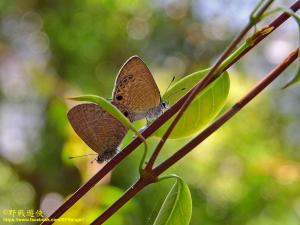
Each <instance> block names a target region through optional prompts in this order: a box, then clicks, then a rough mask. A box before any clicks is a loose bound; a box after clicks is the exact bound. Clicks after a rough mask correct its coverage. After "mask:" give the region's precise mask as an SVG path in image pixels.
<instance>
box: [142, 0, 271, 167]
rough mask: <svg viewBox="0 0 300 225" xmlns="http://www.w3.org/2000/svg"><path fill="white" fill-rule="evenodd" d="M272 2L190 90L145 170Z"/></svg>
mask: <svg viewBox="0 0 300 225" xmlns="http://www.w3.org/2000/svg"><path fill="white" fill-rule="evenodd" d="M271 3H272V0H269V1H267V3H266V4H265V5H263V7H261V8H260V9H257V8H255V9H254V12H257V14H256V15H255V16H253V15H252V16H251V18H250V20H249V22H248V24H247V25H246V26H245V28H244V29H243V30H242V31H241V32H240V34H239V35H237V37H236V38H235V39H234V40H233V41H232V42H231V44H230V45H229V46H228V48H227V49H226V50H225V51H224V53H223V54H222V55H221V57H220V58H219V59H218V60H217V62H216V63H215V64H214V66H213V67H212V69H211V70H210V71H209V72H208V74H207V75H206V76H205V77H204V78H203V79H202V80H201V81H200V82H198V84H197V85H196V86H195V87H194V88H193V89H192V92H191V93H189V94H188V95H187V96H188V97H187V99H186V100H185V101H184V103H183V105H182V106H181V108H180V110H179V112H178V113H177V114H176V116H175V118H174V120H173V121H172V122H171V124H170V126H169V127H168V129H167V130H166V132H165V133H164V135H163V137H162V138H161V140H160V141H159V142H158V144H157V146H156V148H155V150H154V151H153V153H152V155H151V157H150V159H149V162H148V164H147V165H146V168H145V170H147V171H150V170H152V168H153V165H154V162H155V160H156V158H157V156H158V155H159V153H160V151H161V150H162V147H163V146H164V144H165V142H166V141H167V139H168V137H169V136H170V134H171V132H172V131H173V130H174V128H175V126H176V125H177V123H178V122H179V120H180V118H181V117H182V116H183V113H184V112H185V110H186V109H187V107H188V106H189V105H190V103H191V102H192V101H193V99H194V98H195V97H196V96H197V94H198V93H199V92H200V91H202V90H203V89H204V88H205V87H206V86H207V85H208V84H210V83H211V82H212V81H213V80H214V79H215V78H217V77H218V76H220V75H221V73H218V74H216V72H217V70H218V69H219V67H220V66H221V64H222V63H223V62H224V60H226V58H227V57H228V56H229V55H230V54H231V53H232V52H233V51H234V49H235V48H236V47H237V46H238V44H239V43H240V42H241V41H242V39H243V38H244V37H245V35H246V34H247V33H248V31H249V30H250V29H251V28H252V27H253V26H254V25H255V24H256V23H254V22H253V21H254V20H255V19H254V18H257V20H259V17H260V16H261V15H262V14H263V13H264V12H265V10H267V8H268V7H269V6H270V5H271ZM259 4H261V2H260V3H259Z"/></svg>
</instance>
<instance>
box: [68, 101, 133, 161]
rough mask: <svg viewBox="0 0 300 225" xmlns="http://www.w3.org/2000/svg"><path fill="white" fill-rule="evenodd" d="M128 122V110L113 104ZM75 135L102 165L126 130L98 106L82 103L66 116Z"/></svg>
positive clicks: (116, 150)
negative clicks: (94, 154)
mask: <svg viewBox="0 0 300 225" xmlns="http://www.w3.org/2000/svg"><path fill="white" fill-rule="evenodd" d="M113 104H114V105H115V106H116V107H117V108H118V109H119V110H120V111H121V112H122V113H123V114H124V115H125V116H126V117H128V119H129V120H130V121H132V119H131V118H130V114H129V113H128V110H127V109H126V108H125V107H124V106H122V105H120V104H118V103H113ZM67 116H68V119H69V121H70V123H71V125H72V127H73V129H74V130H75V132H76V133H77V135H78V136H79V137H80V138H81V139H82V140H83V141H84V142H85V143H86V144H87V145H88V146H89V147H90V148H91V149H92V150H94V151H95V152H96V153H98V156H97V158H96V161H97V162H99V163H102V162H104V161H107V160H109V159H111V158H112V157H113V156H114V155H115V154H116V153H117V152H118V146H119V145H120V143H121V142H122V140H123V138H124V136H125V135H126V133H127V131H128V129H127V127H125V126H124V125H123V124H122V123H120V122H119V121H118V120H117V119H116V118H114V117H113V116H112V115H111V114H109V113H108V112H107V111H105V110H104V109H102V108H101V107H100V106H99V105H97V104H94V103H84V104H79V105H76V106H74V107H73V108H72V109H70V111H69V112H68V114H67Z"/></svg>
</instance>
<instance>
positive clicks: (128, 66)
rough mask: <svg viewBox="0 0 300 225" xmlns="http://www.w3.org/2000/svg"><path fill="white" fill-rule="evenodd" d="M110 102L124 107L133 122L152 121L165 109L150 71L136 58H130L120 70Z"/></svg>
mask: <svg viewBox="0 0 300 225" xmlns="http://www.w3.org/2000/svg"><path fill="white" fill-rule="evenodd" d="M112 100H113V102H118V103H120V104H122V105H123V106H125V107H126V108H127V109H128V110H129V112H130V114H131V115H132V118H133V121H136V120H139V119H143V118H146V119H147V121H152V120H153V119H155V118H157V117H158V116H160V115H161V114H162V113H163V110H164V109H165V108H166V103H165V102H164V101H162V99H161V96H160V92H159V89H158V87H157V85H156V83H155V81H154V79H153V76H152V74H151V72H150V70H149V69H148V67H147V66H146V64H145V63H144V62H143V61H142V60H141V58H140V57H138V56H132V57H130V58H129V59H128V60H127V61H126V62H125V64H124V65H123V66H122V68H121V69H120V71H119V73H118V76H117V79H116V81H115V88H114V90H113V97H112Z"/></svg>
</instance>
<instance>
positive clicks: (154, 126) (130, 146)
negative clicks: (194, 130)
mask: <svg viewBox="0 0 300 225" xmlns="http://www.w3.org/2000/svg"><path fill="white" fill-rule="evenodd" d="M299 8H300V0H298V1H297V2H295V3H294V4H293V5H292V6H291V8H290V9H291V10H293V11H294V12H296V11H297V10H298V9H299ZM289 17H290V15H289V14H287V13H282V14H281V15H280V16H279V17H277V18H276V19H275V20H274V21H273V22H272V23H271V24H269V26H270V27H273V28H274V29H273V30H275V29H276V28H277V27H279V26H280V25H281V24H282V23H284V22H285V21H286V20H287V19H288V18H289ZM267 35H269V34H267ZM267 35H265V36H260V37H257V38H256V39H255V40H253V45H251V46H250V47H249V48H247V49H245V50H244V51H243V52H242V53H241V54H240V55H239V56H238V57H237V58H236V59H235V60H234V62H232V63H231V64H230V65H228V66H227V67H226V68H224V70H226V69H228V68H229V67H230V66H231V65H232V64H233V63H235V62H236V61H238V60H239V59H240V58H242V56H244V55H245V54H246V53H247V52H248V51H250V50H251V49H252V48H253V47H255V46H256V45H257V44H258V43H259V42H260V41H261V40H263V39H264V38H265V37H266V36H267ZM206 86H207V85H206ZM192 91H193V89H192V90H191V91H190V92H188V93H187V94H186V95H185V96H183V97H182V98H181V99H180V100H179V101H178V102H177V103H176V104H174V105H173V106H172V107H171V108H170V109H169V110H167V111H166V112H165V113H164V114H163V115H162V116H160V117H159V118H158V119H157V120H155V121H154V122H153V123H152V124H151V125H150V126H149V127H148V128H147V129H146V130H145V131H144V132H143V136H144V137H145V138H147V137H149V136H150V135H151V134H152V133H154V132H155V131H156V130H157V129H158V128H160V126H161V125H162V124H164V123H165V122H166V121H167V120H168V119H170V118H171V117H172V116H173V115H174V114H175V113H177V112H178V110H179V109H180V108H181V107H182V105H183V103H184V102H185V100H186V99H187V97H188V96H189V94H191V92H192ZM140 144H141V140H140V139H139V138H135V139H134V140H133V141H132V142H131V143H129V144H128V145H127V146H126V147H125V148H124V149H123V151H121V152H120V153H119V154H117V155H116V156H115V157H114V158H113V159H112V160H110V161H109V162H108V163H107V164H106V165H105V166H104V167H103V168H102V169H101V170H99V171H98V172H97V173H96V174H95V175H94V176H93V177H91V178H90V179H89V180H88V181H87V182H86V183H85V184H83V185H82V186H81V187H80V188H79V189H78V190H77V191H76V192H75V193H73V195H72V196H71V197H70V198H68V199H67V200H66V201H65V202H64V203H63V204H62V205H61V206H60V207H59V208H58V209H57V210H56V211H55V212H54V213H53V214H52V215H51V216H50V217H49V219H56V218H59V217H60V216H61V215H63V214H64V213H65V212H66V211H67V210H68V209H69V208H70V207H72V206H73V205H74V204H75V203H76V202H77V201H78V200H79V199H80V198H81V197H82V196H84V195H85V194H86V193H87V192H88V191H89V190H90V189H91V188H92V187H94V186H95V185H96V184H97V183H98V182H99V181H100V180H101V179H102V178H103V177H104V176H105V175H106V174H108V173H109V172H110V171H111V170H112V169H113V168H114V167H116V166H117V165H118V164H119V163H120V162H121V161H122V160H123V159H124V158H126V157H127V156H128V155H129V154H131V152H133V151H134V150H135V149H136V148H137V146H139V145H140ZM157 169H158V168H155V169H154V171H157ZM138 182H141V181H138ZM148 182H149V181H148ZM52 223H53V222H51V221H45V222H43V223H41V224H42V225H45V224H52Z"/></svg>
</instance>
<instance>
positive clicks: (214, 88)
mask: <svg viewBox="0 0 300 225" xmlns="http://www.w3.org/2000/svg"><path fill="white" fill-rule="evenodd" d="M208 71H209V69H205V70H201V71H198V72H195V73H192V74H190V75H188V76H186V77H184V78H183V79H181V80H179V81H178V82H177V83H175V84H174V85H173V86H172V88H170V90H169V91H168V92H167V93H166V94H165V96H163V98H165V99H166V100H167V102H168V103H169V104H170V105H173V104H174V103H175V102H176V101H177V100H178V99H179V98H180V97H182V96H183V95H184V94H186V93H187V92H188V91H189V90H190V89H191V88H192V87H193V86H194V85H195V84H196V83H197V82H199V81H200V80H201V79H202V78H203V77H204V76H205V75H206V74H207V73H208ZM229 87H230V80H229V75H228V73H227V72H225V73H223V74H222V75H221V76H220V77H218V78H217V79H216V80H215V81H213V82H212V83H211V84H210V85H208V86H207V87H206V88H205V89H204V90H203V91H201V93H199V94H198V95H197V96H196V98H195V99H194V100H193V102H192V103H191V104H190V105H189V107H188V108H187V109H186V111H185V112H184V114H183V116H182V117H181V119H180V120H179V121H178V124H177V125H176V127H175V128H174V130H173V131H172V133H171V135H170V137H169V138H171V139H172V138H173V139H175V138H184V137H188V136H191V135H193V134H195V133H197V132H198V131H199V130H201V129H203V128H204V126H205V125H207V124H208V123H209V122H210V121H211V120H212V119H213V118H215V116H216V115H217V114H218V113H219V112H220V110H221V109H222V108H223V106H224V104H225V101H226V99H227V96H228V92H229ZM182 88H185V90H182ZM174 117H175V115H174V116H173V117H172V118H171V119H169V120H168V121H167V122H166V123H165V124H164V125H163V126H162V127H161V128H160V129H159V130H157V131H156V132H155V133H154V136H157V137H162V135H163V134H164V132H165V130H166V129H167V128H168V127H169V125H170V123H171V121H172V120H173V119H174Z"/></svg>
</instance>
